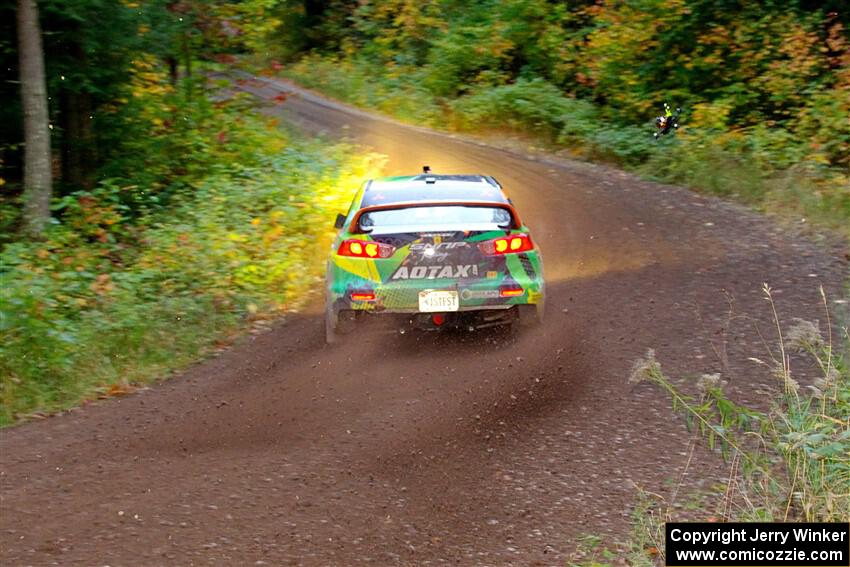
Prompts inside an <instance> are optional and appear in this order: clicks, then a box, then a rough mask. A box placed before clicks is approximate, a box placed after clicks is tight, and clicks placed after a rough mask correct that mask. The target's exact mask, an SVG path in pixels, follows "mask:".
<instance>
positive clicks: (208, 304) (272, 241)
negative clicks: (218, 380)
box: [0, 101, 376, 424]
mask: <svg viewBox="0 0 850 567" xmlns="http://www.w3.org/2000/svg"><path fill="white" fill-rule="evenodd" d="M201 105H202V107H203V108H202V110H201V112H203V113H207V112H209V113H210V114H209V115H208V116H205V117H204V119H203V120H197V121H195V122H194V123H195V124H196V125H200V124H202V123H209V124H215V125H216V126H215V130H212V131H207V129H206V128H203V127H200V126H198V127H196V128H194V129H187V131H186V132H184V133H182V134H181V136H185V139H187V140H194V141H192V143H191V144H190V147H191V148H193V149H192V150H191V151H188V150H187V151H186V152H184V153H183V154H182V156H181V159H182V160H183V161H185V162H186V163H200V164H208V170H207V171H206V172H203V171H202V170H200V169H195V168H192V170H191V171H189V170H187V171H186V172H185V173H184V174H183V175H182V176H180V177H175V178H174V179H173V180H172V183H171V187H172V189H173V190H172V191H171V192H170V193H169V202H170V204H169V205H167V206H166V205H164V204H162V203H160V204H158V205H156V206H153V205H151V206H149V207H148V212H147V213H144V214H142V215H131V214H130V212H131V209H130V208H129V207H128V206H127V205H126V202H127V201H128V200H134V199H136V200H137V199H138V197H137V196H138V195H148V196H150V195H156V194H157V191H160V194H161V190H162V187H163V186H162V185H157V187H156V189H151V191H150V192H147V191H144V190H143V189H145V188H144V186H142V187H140V185H139V184H138V183H135V182H133V181H132V180H131V179H124V180H123V182H119V181H117V180H115V179H113V180H104V181H102V182H101V184H100V185H99V186H98V187H97V188H96V189H94V190H92V191H90V192H77V193H75V194H73V195H70V196H68V197H65V198H63V199H61V200H58V201H57V202H56V203H55V207H54V208H55V209H56V210H57V212H58V213H60V214H61V217H60V218H59V220H57V222H56V223H55V224H54V225H53V226H51V227H50V229H49V230H48V232H47V235H46V238H45V240H44V241H42V242H13V243H10V244H8V245H7V246H6V247H5V249H4V250H3V251H2V253H0V266H2V268H0V288H2V290H3V294H2V296H0V335H2V342H0V401H2V407H0V424H8V423H10V422H12V421H14V420H15V419H17V418H19V417H21V416H25V415H27V414H29V413H32V412H44V411H52V410H55V409H58V408H62V407H66V406H68V405H71V404H74V403H77V402H78V401H79V400H80V399H82V398H86V397H89V396H92V395H98V394H104V393H109V392H114V391H124V390H126V389H127V388H128V387H130V386H132V385H133V384H137V383H143V382H146V381H148V380H151V379H155V378H158V377H161V376H163V375H164V374H165V373H166V372H167V371H169V370H172V369H175V368H179V367H181V366H183V365H185V364H186V363H188V362H189V361H192V360H194V359H196V358H197V357H198V356H199V355H201V354H202V353H203V352H205V350H206V349H208V348H209V347H211V346H212V345H213V343H214V342H215V341H216V340H221V339H222V338H225V337H226V336H227V335H228V333H230V332H232V331H234V330H236V329H238V328H239V327H240V326H242V325H244V324H245V323H246V322H248V321H250V320H252V319H256V318H258V317H271V316H275V315H276V314H279V313H281V312H284V311H286V310H289V309H291V308H293V307H296V306H298V305H299V304H300V303H301V302H303V301H304V298H305V297H306V295H307V293H308V292H309V291H310V290H311V289H313V288H315V285H316V281H317V278H319V276H320V274H321V268H322V265H321V259H322V258H323V257H324V252H325V248H326V247H327V245H328V243H329V238H330V236H331V233H332V226H333V222H332V220H333V214H334V213H336V212H338V211H340V210H345V207H347V205H348V202H347V201H348V200H349V199H350V196H351V193H352V191H353V190H354V189H355V188H356V187H357V185H358V184H359V183H360V180H362V179H363V178H364V177H367V176H369V174H370V170H371V169H372V168H373V166H374V165H375V163H376V162H375V160H374V158H373V157H372V156H368V155H358V154H356V153H355V152H354V151H353V149H352V148H350V147H347V146H344V145H335V146H334V145H328V144H327V143H321V144H320V143H318V142H306V141H303V140H299V139H297V138H295V136H294V135H292V134H290V135H286V134H284V133H283V132H282V131H280V130H279V129H277V128H276V127H275V125H274V124H273V123H270V122H268V121H265V120H261V119H260V118H258V117H257V116H256V115H253V114H250V113H246V112H245V111H244V108H243V106H242V105H241V103H238V101H237V103H235V104H233V105H228V104H219V105H217V106H210V105H208V104H207V103H202V104H201ZM219 132H225V135H220V134H219ZM143 139H144V138H143ZM149 139H150V140H151V144H162V143H163V141H162V140H157V139H153V138H150V137H149ZM135 143H137V144H140V143H141V142H135ZM169 143H170V142H169ZM142 151H143V155H145V156H148V157H153V156H155V155H156V151H154V150H151V149H150V148H142ZM125 167H129V166H127V165H126V164H125ZM142 178H143V179H147V178H146V177H145V176H144V174H143V175H142ZM151 183H152V184H155V181H152V182H151ZM175 188H179V190H177V189H175ZM147 202H148V204H149V205H150V204H151V201H150V200H148V201H147ZM116 389H117V390H116Z"/></svg>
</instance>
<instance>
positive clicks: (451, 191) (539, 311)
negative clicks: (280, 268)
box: [325, 166, 544, 343]
mask: <svg viewBox="0 0 850 567" xmlns="http://www.w3.org/2000/svg"><path fill="white" fill-rule="evenodd" d="M335 227H336V228H337V229H339V233H338V234H337V237H336V239H335V240H334V242H333V244H332V246H331V253H330V258H329V260H328V265H327V277H326V313H325V328H326V338H327V342H328V343H333V342H334V341H336V340H337V337H338V336H339V335H340V334H343V333H346V332H350V331H351V330H352V329H353V328H355V327H356V326H357V325H358V324H359V323H361V322H364V321H366V320H376V319H380V320H382V321H384V322H385V323H389V328H391V329H397V330H399V331H402V332H404V331H405V330H407V329H420V330H440V329H448V328H455V329H457V328H461V329H469V330H475V329H480V328H483V327H493V326H498V325H525V324H534V323H536V322H539V321H540V320H541V319H542V316H543V299H544V282H543V265H542V262H541V257H540V251H539V250H538V248H537V246H536V245H535V244H534V241H533V240H532V238H531V234H530V233H529V230H528V227H526V226H525V225H523V223H522V221H521V220H520V218H519V215H518V214H517V212H516V210H515V209H514V206H513V204H512V203H511V201H510V199H508V197H507V196H506V195H505V193H504V191H503V190H502V187H501V185H500V184H499V183H498V182H497V181H496V180H495V179H494V178H493V177H491V176H486V175H436V174H433V173H432V172H431V171H430V168H428V167H427V166H426V167H425V168H423V173H422V174H420V175H410V176H400V177H384V178H380V179H373V180H370V181H367V182H366V183H364V184H363V186H362V187H361V188H360V189H359V190H358V191H357V193H356V194H355V196H354V200H353V202H352V203H351V207H350V209H349V211H348V214H346V215H342V214H340V215H337V219H336V224H335Z"/></svg>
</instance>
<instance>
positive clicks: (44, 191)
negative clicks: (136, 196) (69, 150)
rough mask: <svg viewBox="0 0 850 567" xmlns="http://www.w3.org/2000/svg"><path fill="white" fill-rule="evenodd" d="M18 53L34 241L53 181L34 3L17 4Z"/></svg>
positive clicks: (28, 221)
mask: <svg viewBox="0 0 850 567" xmlns="http://www.w3.org/2000/svg"><path fill="white" fill-rule="evenodd" d="M18 53H19V57H20V77H21V106H22V108H23V112H24V230H25V231H26V233H27V234H29V235H30V236H33V237H37V236H39V235H40V234H41V232H42V231H43V230H44V225H45V223H46V222H47V220H48V219H49V218H50V194H51V191H52V183H53V180H52V171H51V163H50V128H49V127H48V123H49V122H48V121H49V117H48V114H47V85H46V83H45V80H44V50H43V49H42V45H41V27H40V26H39V23H38V7H37V6H36V3H35V0H18Z"/></svg>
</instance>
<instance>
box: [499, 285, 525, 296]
mask: <svg viewBox="0 0 850 567" xmlns="http://www.w3.org/2000/svg"><path fill="white" fill-rule="evenodd" d="M523 293H525V290H524V289H522V288H521V287H503V288H500V289H499V295H500V296H502V297H518V296H520V295H522V294H523Z"/></svg>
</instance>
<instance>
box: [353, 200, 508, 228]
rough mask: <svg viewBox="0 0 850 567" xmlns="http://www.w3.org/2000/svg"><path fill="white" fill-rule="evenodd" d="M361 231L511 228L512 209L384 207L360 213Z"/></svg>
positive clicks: (446, 206) (438, 206)
mask: <svg viewBox="0 0 850 567" xmlns="http://www.w3.org/2000/svg"><path fill="white" fill-rule="evenodd" d="M358 224H359V228H360V230H362V231H364V232H372V233H387V232H421V231H426V230H449V229H451V230H498V229H505V228H511V227H512V226H513V224H514V219H513V217H512V215H511V212H510V211H509V210H507V209H503V208H501V207H476V206H464V205H435V206H427V207H404V208H399V209H383V210H379V211H371V212H368V213H363V214H362V215H360V221H359V223H358Z"/></svg>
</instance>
